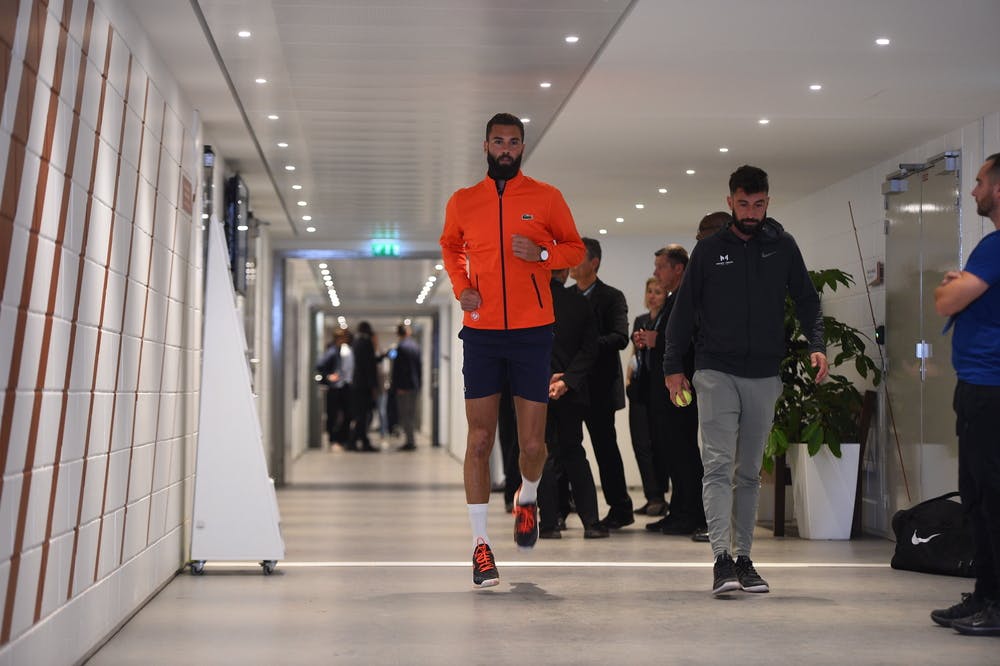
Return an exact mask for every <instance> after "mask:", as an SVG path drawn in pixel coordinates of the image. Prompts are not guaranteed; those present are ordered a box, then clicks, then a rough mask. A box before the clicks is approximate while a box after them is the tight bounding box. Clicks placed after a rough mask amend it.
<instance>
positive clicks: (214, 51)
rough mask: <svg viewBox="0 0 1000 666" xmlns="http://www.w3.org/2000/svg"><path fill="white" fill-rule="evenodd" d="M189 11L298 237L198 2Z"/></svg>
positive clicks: (194, 0) (192, 4)
mask: <svg viewBox="0 0 1000 666" xmlns="http://www.w3.org/2000/svg"><path fill="white" fill-rule="evenodd" d="M190 3H191V9H192V10H193V11H194V15H195V17H196V18H197V19H198V24H199V25H201V31H202V32H203V33H204V34H205V40H206V41H207V42H208V47H209V48H210V49H212V55H214V56H215V62H216V64H217V65H218V66H219V71H220V72H222V76H223V78H224V79H226V86H227V87H228V88H229V94H230V95H232V96H233V102H235V103H236V108H237V109H238V110H239V112H240V116H241V117H242V118H243V124H244V125H245V126H246V128H247V132H248V133H249V134H250V140H251V141H253V145H254V148H256V149H257V155H258V156H259V157H260V161H261V163H262V164H263V165H264V171H266V172H267V177H268V178H269V179H270V180H271V186H272V187H273V188H274V194H275V196H276V197H278V202H279V203H281V209H282V210H283V211H285V219H286V220H288V226H290V227H291V228H292V232H293V233H295V235H296V236H298V235H299V230H298V228H297V227H296V226H295V222H294V221H292V216H291V214H290V213H289V212H288V206H287V205H286V204H285V198H284V197H283V196H281V190H280V189H279V188H278V181H277V179H275V177H274V172H272V171H271V165H270V164H268V162H267V158H266V157H264V149H263V148H262V147H261V145H260V141H258V140H257V134H256V133H255V132H254V131H253V125H251V124H250V117H249V116H247V110H246V109H245V108H244V107H243V102H242V101H240V96H239V94H238V93H237V92H236V84H234V83H233V78H232V77H231V76H229V70H228V69H226V63H225V61H223V59H222V53H221V52H220V51H219V45H218V44H216V43H215V38H214V37H212V30H211V29H210V28H209V27H208V21H207V20H206V19H205V14H204V13H203V12H202V11H201V5H199V4H198V0H190Z"/></svg>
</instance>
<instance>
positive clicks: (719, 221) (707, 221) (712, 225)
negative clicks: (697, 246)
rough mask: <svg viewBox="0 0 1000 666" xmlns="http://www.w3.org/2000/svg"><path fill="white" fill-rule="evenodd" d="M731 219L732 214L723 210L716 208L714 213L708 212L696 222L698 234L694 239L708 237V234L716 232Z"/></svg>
mask: <svg viewBox="0 0 1000 666" xmlns="http://www.w3.org/2000/svg"><path fill="white" fill-rule="evenodd" d="M732 219H733V216H732V215H730V214H729V213H727V212H725V211H721V210H718V211H716V212H714V213H709V214H708V215H706V216H705V217H703V218H701V222H699V223H698V235H697V236H695V237H694V238H695V240H701V239H703V238H708V237H709V236H711V235H713V234H716V233H718V231H719V230H720V229H722V227H724V226H726V225H727V224H729V222H730V221H731V220H732Z"/></svg>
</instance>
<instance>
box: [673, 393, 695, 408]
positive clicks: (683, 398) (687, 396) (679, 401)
mask: <svg viewBox="0 0 1000 666" xmlns="http://www.w3.org/2000/svg"><path fill="white" fill-rule="evenodd" d="M674 404H675V405H677V406H678V407H687V406H688V405H690V404H691V391H688V390H687V389H681V391H680V393H678V394H677V397H676V400H675V402H674Z"/></svg>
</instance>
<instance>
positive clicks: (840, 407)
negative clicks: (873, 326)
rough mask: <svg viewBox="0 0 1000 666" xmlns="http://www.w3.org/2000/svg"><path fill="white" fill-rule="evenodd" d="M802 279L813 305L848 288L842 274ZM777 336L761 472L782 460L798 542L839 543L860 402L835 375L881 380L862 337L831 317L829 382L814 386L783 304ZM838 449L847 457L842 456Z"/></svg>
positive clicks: (850, 496)
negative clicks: (770, 420) (776, 382)
mask: <svg viewBox="0 0 1000 666" xmlns="http://www.w3.org/2000/svg"><path fill="white" fill-rule="evenodd" d="M809 277H810V278H811V279H812V282H813V286H815V288H816V291H817V292H818V293H819V294H820V297H821V298H822V295H823V293H824V292H825V291H827V290H829V291H836V290H837V288H838V287H840V286H843V287H848V286H850V285H852V284H853V283H854V278H853V277H852V276H851V275H850V274H848V273H845V272H844V271H842V270H840V269H836V268H830V269H826V270H821V271H810V272H809ZM785 328H786V339H787V353H786V356H785V358H784V360H782V363H781V368H780V373H781V380H782V383H783V390H782V393H781V396H780V397H779V398H778V402H777V404H776V405H775V413H774V424H773V426H772V428H771V433H770V435H769V437H768V441H767V444H766V446H765V448H764V468H765V469H766V470H767V472H768V473H772V472H773V470H774V464H775V460H776V459H780V460H782V461H783V460H784V457H783V456H785V455H786V454H788V458H789V462H790V463H791V466H792V489H793V495H794V502H795V521H796V523H797V525H798V530H799V536H801V537H803V538H807V539H847V538H850V533H851V517H852V516H853V508H854V495H855V492H854V491H855V488H856V481H857V474H858V464H859V455H860V444H853V443H854V442H857V439H858V422H859V417H860V414H861V407H862V402H863V398H862V394H861V391H859V390H858V389H857V387H855V385H854V383H853V382H852V381H851V380H850V379H848V378H847V377H845V376H843V375H842V374H840V373H838V372H837V369H838V368H841V367H853V368H854V369H855V370H856V371H857V373H858V375H860V376H861V377H862V378H865V379H867V378H868V377H871V378H872V382H873V383H874V384H876V385H877V384H878V383H879V382H880V381H881V378H882V372H881V370H880V369H879V368H878V367H877V366H876V364H875V361H874V360H873V359H872V358H871V357H870V356H868V355H867V353H866V352H865V342H864V337H865V336H864V334H862V333H861V332H860V331H858V330H857V329H856V328H854V327H852V326H849V325H847V324H845V323H844V322H841V321H838V320H837V319H835V318H834V317H830V316H824V317H823V337H824V340H825V342H826V346H827V360H828V362H829V364H830V374H829V376H828V377H827V379H826V380H825V381H824V382H823V383H821V384H816V369H815V368H813V367H812V364H811V361H810V359H809V349H808V343H807V342H806V339H805V337H804V336H803V335H802V329H801V327H800V326H799V323H798V320H797V319H796V318H795V311H794V307H793V304H792V301H791V299H788V300H786V302H785ZM848 442H850V443H852V444H851V445H847V444H846V443H848ZM842 446H843V448H844V449H846V451H847V453H848V455H847V456H843V451H842ZM807 454H808V455H807ZM779 456H781V457H780V458H779ZM842 458H843V459H842ZM775 517H776V518H777V515H776V516H775ZM775 527H776V529H777V527H778V525H777V522H776V523H775ZM777 533H778V532H777V531H776V534H777ZM782 533H783V530H782Z"/></svg>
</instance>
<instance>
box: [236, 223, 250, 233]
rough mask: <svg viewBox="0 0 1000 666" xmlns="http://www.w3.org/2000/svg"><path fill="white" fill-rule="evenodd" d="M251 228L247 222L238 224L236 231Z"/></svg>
mask: <svg viewBox="0 0 1000 666" xmlns="http://www.w3.org/2000/svg"><path fill="white" fill-rule="evenodd" d="M249 228H250V227H248V226H247V225H245V224H238V225H236V231H246V230H247V229H249Z"/></svg>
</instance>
